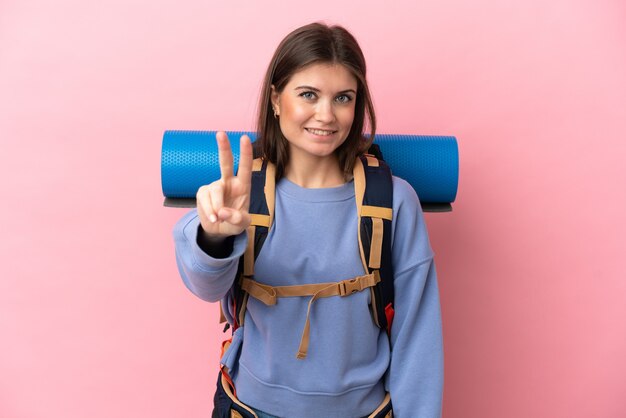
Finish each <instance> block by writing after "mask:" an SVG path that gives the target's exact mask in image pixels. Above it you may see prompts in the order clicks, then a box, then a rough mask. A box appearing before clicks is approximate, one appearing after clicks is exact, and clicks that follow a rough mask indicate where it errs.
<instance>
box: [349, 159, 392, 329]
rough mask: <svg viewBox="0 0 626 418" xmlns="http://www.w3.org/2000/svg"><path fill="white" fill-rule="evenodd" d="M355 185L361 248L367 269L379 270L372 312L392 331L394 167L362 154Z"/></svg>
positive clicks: (376, 321)
mask: <svg viewBox="0 0 626 418" xmlns="http://www.w3.org/2000/svg"><path fill="white" fill-rule="evenodd" d="M354 188H355V199H356V205H357V215H358V219H359V228H358V234H359V250H360V253H361V262H362V263H363V267H364V269H365V271H366V272H368V273H373V274H379V275H380V279H381V280H380V282H379V283H378V284H377V285H376V286H375V287H373V288H372V311H373V312H372V316H373V318H374V322H375V323H376V325H378V326H379V327H380V328H384V329H386V330H387V332H388V333H389V332H390V331H391V323H392V321H393V301H394V287H393V266H392V264H391V225H392V220H393V184H392V176H391V170H390V168H389V166H388V165H387V164H386V163H385V162H384V161H382V160H379V159H377V158H375V157H373V156H372V155H369V154H365V155H362V156H360V157H359V158H358V159H357V161H356V163H355V165H354Z"/></svg>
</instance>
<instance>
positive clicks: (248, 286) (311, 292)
mask: <svg viewBox="0 0 626 418" xmlns="http://www.w3.org/2000/svg"><path fill="white" fill-rule="evenodd" d="M378 282H380V275H379V274H378V270H376V271H375V272H374V273H371V274H366V275H364V276H358V277H354V278H352V279H347V280H342V281H340V282H330V283H315V284H304V285H293V286H269V285H265V284H261V283H259V282H257V281H255V280H252V279H249V278H246V277H243V278H242V280H241V288H242V289H243V290H245V291H246V292H248V294H249V295H250V296H252V297H254V298H255V299H258V300H260V301H261V302H263V303H264V304H266V305H268V306H271V305H275V304H276V302H277V298H279V297H282V298H285V297H298V296H311V299H310V300H309V305H308V307H307V311H306V321H305V323H304V329H303V331H302V337H301V338H300V346H299V347H298V354H297V355H296V357H297V358H298V359H304V358H306V355H307V351H308V349H309V335H310V333H309V329H310V323H311V320H310V314H311V306H312V304H313V302H315V301H316V300H317V299H319V298H327V297H331V296H349V295H351V294H353V293H356V292H360V291H361V290H364V289H367V288H371V287H374V286H376V284H377V283H378Z"/></svg>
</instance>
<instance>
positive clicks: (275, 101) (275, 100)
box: [270, 84, 280, 115]
mask: <svg viewBox="0 0 626 418" xmlns="http://www.w3.org/2000/svg"><path fill="white" fill-rule="evenodd" d="M270 100H271V101H272V108H273V109H274V112H275V113H276V114H277V115H278V114H280V94H278V92H277V91H276V87H274V85H273V84H272V93H271V94H270Z"/></svg>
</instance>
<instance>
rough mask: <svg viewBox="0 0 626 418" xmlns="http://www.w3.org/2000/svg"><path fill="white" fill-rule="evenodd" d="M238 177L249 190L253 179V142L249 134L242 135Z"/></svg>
mask: <svg viewBox="0 0 626 418" xmlns="http://www.w3.org/2000/svg"><path fill="white" fill-rule="evenodd" d="M237 178H238V179H239V180H241V182H242V183H244V184H245V185H246V186H247V188H248V190H249V189H250V183H251V181H252V143H251V142H250V138H249V137H248V135H242V136H241V139H240V140H239V169H238V170H237Z"/></svg>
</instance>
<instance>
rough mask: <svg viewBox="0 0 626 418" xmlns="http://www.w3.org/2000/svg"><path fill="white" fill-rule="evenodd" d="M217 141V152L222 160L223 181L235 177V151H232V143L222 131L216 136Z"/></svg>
mask: <svg viewBox="0 0 626 418" xmlns="http://www.w3.org/2000/svg"><path fill="white" fill-rule="evenodd" d="M215 138H216V139H217V151H218V154H219V160H220V173H221V175H222V179H227V178H229V177H232V176H233V151H232V150H231V149H230V142H229V141H228V136H226V132H223V131H220V132H218V133H217V134H216V135H215Z"/></svg>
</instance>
